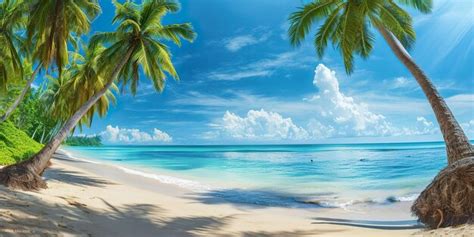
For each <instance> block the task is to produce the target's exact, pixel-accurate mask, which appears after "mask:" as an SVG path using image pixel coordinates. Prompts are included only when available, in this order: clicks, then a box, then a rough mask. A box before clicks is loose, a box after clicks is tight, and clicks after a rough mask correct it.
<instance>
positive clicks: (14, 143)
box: [0, 121, 42, 165]
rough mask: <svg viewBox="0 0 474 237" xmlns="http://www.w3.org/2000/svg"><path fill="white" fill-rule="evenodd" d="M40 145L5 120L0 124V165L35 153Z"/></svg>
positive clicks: (11, 162)
mask: <svg viewBox="0 0 474 237" xmlns="http://www.w3.org/2000/svg"><path fill="white" fill-rule="evenodd" d="M41 147H42V145H41V144H40V143H38V142H36V141H35V140H33V139H31V138H30V136H28V135H27V134H26V133H25V132H23V131H22V130H20V129H18V128H16V127H15V126H14V125H13V124H12V123H11V122H9V121H7V122H5V123H1V124H0V165H11V164H14V163H17V162H20V161H23V160H25V159H28V158H29V157H30V156H31V155H33V154H35V153H36V152H38V151H39V150H40V149H41Z"/></svg>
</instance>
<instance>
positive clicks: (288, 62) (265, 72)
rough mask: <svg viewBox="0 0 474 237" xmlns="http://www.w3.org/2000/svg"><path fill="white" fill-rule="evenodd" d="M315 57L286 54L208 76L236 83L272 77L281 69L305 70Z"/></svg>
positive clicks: (296, 53) (217, 71)
mask: <svg viewBox="0 0 474 237" xmlns="http://www.w3.org/2000/svg"><path fill="white" fill-rule="evenodd" d="M314 60H315V59H314V57H308V56H306V57H305V56H301V54H299V53H298V52H284V53H280V54H277V55H273V56H271V57H268V58H265V59H261V60H258V61H254V62H250V63H246V64H242V65H237V66H232V67H229V68H225V69H219V70H215V71H212V72H209V73H207V74H206V76H207V77H208V78H210V79H212V80H221V81H235V80H240V79H245V78H250V77H262V76H270V75H272V74H273V73H274V72H275V71H276V70H279V69H294V68H304V67H306V63H307V62H313V61H314Z"/></svg>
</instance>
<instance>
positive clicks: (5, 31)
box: [0, 0, 26, 93]
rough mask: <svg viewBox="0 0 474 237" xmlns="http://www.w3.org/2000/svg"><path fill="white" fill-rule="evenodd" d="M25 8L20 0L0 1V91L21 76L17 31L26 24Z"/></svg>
mask: <svg viewBox="0 0 474 237" xmlns="http://www.w3.org/2000/svg"><path fill="white" fill-rule="evenodd" d="M25 13H26V8H25V6H24V4H23V3H22V1H18V0H5V1H0V92H2V93H3V92H4V91H5V90H6V89H7V87H8V85H9V84H10V83H11V82H15V81H18V80H19V79H21V78H22V77H23V66H22V58H21V53H20V52H19V48H20V47H22V45H23V38H22V37H21V34H19V32H20V31H21V30H22V29H23V28H24V27H25V25H26V14H25Z"/></svg>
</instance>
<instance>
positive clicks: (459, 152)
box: [377, 26, 474, 228]
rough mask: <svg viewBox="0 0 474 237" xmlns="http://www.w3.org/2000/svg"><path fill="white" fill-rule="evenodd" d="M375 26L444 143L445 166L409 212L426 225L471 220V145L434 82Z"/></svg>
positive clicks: (473, 185) (473, 152) (473, 220)
mask: <svg viewBox="0 0 474 237" xmlns="http://www.w3.org/2000/svg"><path fill="white" fill-rule="evenodd" d="M377 29H378V30H379V31H380V33H381V34H382V36H383V37H384V38H385V40H386V41H387V43H388V45H389V46H390V48H391V49H392V51H393V52H394V53H395V55H396V56H397V57H398V59H400V61H401V62H402V63H403V64H404V65H405V66H406V67H407V68H408V70H410V72H411V74H412V75H413V76H414V77H415V79H416V81H417V82H418V84H419V85H420V86H421V88H422V89H423V92H424V93H425V95H426V97H427V98H428V101H429V102H430V104H431V107H432V108H433V111H434V113H435V115H436V119H437V120H438V123H439V126H440V129H441V133H442V134H443V138H444V141H445V143H446V153H447V157H448V167H446V168H445V169H443V170H441V172H440V173H439V174H438V175H437V176H436V177H435V178H434V180H433V181H432V182H431V184H429V185H428V187H426V189H425V190H424V191H423V192H422V193H421V194H420V196H419V197H418V198H417V200H416V201H415V203H414V204H413V206H412V208H411V210H412V212H413V213H414V214H415V215H417V216H418V218H419V219H420V221H421V222H423V223H425V224H426V225H427V227H429V228H439V227H446V226H455V225H459V224H464V223H474V148H473V146H472V145H471V143H470V142H469V139H468V138H467V136H466V134H465V133H464V131H463V130H462V128H461V126H459V124H458V122H457V121H456V119H455V118H454V115H453V113H452V112H451V110H450V109H449V108H448V105H447V104H446V102H445V101H444V100H443V98H442V97H441V95H440V94H439V93H438V91H437V90H436V88H435V86H434V85H433V83H431V81H430V80H429V79H428V78H427V77H426V75H425V74H424V73H423V71H422V70H421V69H420V68H419V67H418V65H416V63H415V62H414V61H413V60H412V58H411V57H410V55H409V54H408V52H407V51H406V50H405V48H404V47H403V46H402V45H401V44H400V42H399V41H398V40H397V39H396V38H395V37H394V36H393V34H392V33H391V32H389V31H387V30H386V29H385V28H384V27H381V26H377Z"/></svg>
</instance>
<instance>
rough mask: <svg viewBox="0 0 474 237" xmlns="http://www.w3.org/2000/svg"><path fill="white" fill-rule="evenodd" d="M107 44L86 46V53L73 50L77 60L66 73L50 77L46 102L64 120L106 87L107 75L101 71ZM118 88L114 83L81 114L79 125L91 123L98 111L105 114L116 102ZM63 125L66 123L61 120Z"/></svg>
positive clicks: (99, 113)
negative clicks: (101, 59) (104, 75)
mask: <svg viewBox="0 0 474 237" xmlns="http://www.w3.org/2000/svg"><path fill="white" fill-rule="evenodd" d="M104 49H105V48H104V47H102V46H101V45H98V46H97V47H96V48H85V49H84V51H85V57H83V56H82V55H80V54H78V53H71V55H72V58H73V62H72V63H71V65H70V66H69V67H68V68H67V70H65V72H64V74H63V76H62V77H59V78H52V77H49V79H50V82H49V83H48V88H47V90H46V92H45V95H44V100H45V103H46V104H49V105H50V109H49V111H48V112H49V113H50V114H51V116H53V117H55V118H57V119H58V120H59V121H60V122H66V121H67V120H68V119H69V118H70V117H71V116H72V115H73V114H74V113H75V112H76V111H77V110H78V109H79V108H80V107H81V106H82V104H84V103H85V102H86V101H87V100H88V99H89V98H90V97H91V96H93V95H94V94H95V93H96V92H98V91H99V90H101V89H102V88H104V85H105V83H106V81H105V78H104V77H103V75H101V74H100V73H99V72H98V63H99V56H100V54H101V53H102V52H103V51H104ZM114 92H118V88H117V86H116V85H115V83H114V84H112V86H111V87H110V89H109V90H107V92H106V93H105V95H104V96H102V97H101V98H100V99H99V100H98V101H97V102H96V103H95V104H94V106H93V107H92V108H91V109H89V111H88V112H87V113H86V114H85V115H84V116H83V117H82V118H81V120H80V121H79V126H82V125H83V124H85V125H87V126H90V125H91V124H92V119H93V116H94V114H97V115H99V117H103V116H105V115H106V113H107V111H108V109H109V106H110V104H111V103H113V104H115V103H116V99H115V96H114ZM61 125H62V124H61Z"/></svg>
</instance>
